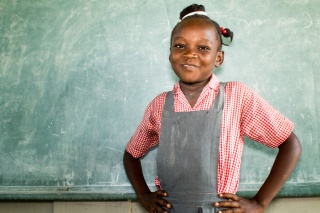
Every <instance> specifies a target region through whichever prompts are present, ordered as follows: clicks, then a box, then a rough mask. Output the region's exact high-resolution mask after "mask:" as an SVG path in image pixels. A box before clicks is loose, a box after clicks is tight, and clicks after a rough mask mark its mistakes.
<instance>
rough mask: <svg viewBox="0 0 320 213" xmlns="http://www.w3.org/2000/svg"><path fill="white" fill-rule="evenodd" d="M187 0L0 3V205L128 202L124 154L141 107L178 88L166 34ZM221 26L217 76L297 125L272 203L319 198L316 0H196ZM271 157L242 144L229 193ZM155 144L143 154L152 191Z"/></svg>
mask: <svg viewBox="0 0 320 213" xmlns="http://www.w3.org/2000/svg"><path fill="white" fill-rule="evenodd" d="M190 3H193V1H190V0H187V1H175V0H164V1H163V0H162V1H158V0H155V1H146V0H136V1H129V0H121V1H118V0H105V1H96V0H91V1H88V0H77V1H76V0H70V1H62V0H32V1H31V0H23V1H20V0H0V26H1V27H0V162H1V164H0V199H2V200H10V199H12V200H24V199H26V200H119V199H120V200H125V199H129V198H134V194H133V190H132V188H131V186H130V184H129V182H128V180H127V178H126V175H125V172H124V169H123V165H122V155H123V151H124V149H125V145H126V143H127V141H128V140H129V139H130V137H131V135H132V134H133V132H134V131H135V129H136V127H137V125H138V124H139V122H140V121H141V118H142V115H143V112H144V109H145V107H146V106H147V104H148V103H149V102H150V101H151V100H152V99H153V98H154V97H155V96H156V95H157V94H159V93H160V92H163V91H167V90H171V89H172V87H173V85H174V84H175V82H176V81H177V79H176V77H175V76H174V74H173V72H172V70H171V67H170V64H169V61H168V54H169V40H170V33H171V30H172V28H173V27H174V25H175V24H176V23H177V21H178V14H179V12H180V10H181V9H182V8H184V7H185V6H187V5H188V4H190ZM198 3H202V4H204V5H205V6H206V9H207V11H208V13H209V15H210V17H212V18H213V19H215V20H216V21H218V22H219V23H220V24H221V25H223V26H225V27H229V28H231V29H232V30H233V31H234V33H235V39H234V42H233V43H232V45H231V46H230V47H225V48H224V50H225V62H224V64H223V66H222V67H221V68H219V69H218V70H216V75H217V76H218V78H219V79H220V80H221V81H232V80H237V81H241V82H244V83H245V84H247V85H248V86H250V87H251V88H252V89H254V90H255V91H256V92H257V93H258V94H259V95H261V96H262V97H263V98H264V99H266V100H267V101H268V102H269V103H270V104H271V105H273V106H274V107H275V108H276V109H278V110H279V111H281V112H282V113H283V114H285V115H286V116H287V117H288V118H289V119H291V120H292V121H293V122H295V124H296V125H295V130H294V131H295V133H296V134H297V136H298V137H299V138H300V140H301V142H302V146H303V155H302V158H301V161H300V162H299V165H298V166H297V168H296V170H295V171H294V174H293V175H292V177H291V178H290V180H289V181H288V182H287V184H286V185H285V187H284V188H283V189H282V190H281V192H280V193H279V196H289V197H290V196H314V195H320V167H319V165H320V149H319V148H320V147H319V146H320V135H319V133H318V132H319V128H320V123H319V120H320V99H319V97H320V83H319V82H320V69H319V68H320V60H319V56H320V41H319V36H320V13H319V8H320V1H318V0H279V1H261V0H252V1H244V0H239V1H229V0H227V1H218V0H210V1H199V2H198ZM276 152H277V150H269V149H268V148H265V147H263V146H262V145H259V144H257V143H254V142H252V141H250V140H246V145H245V150H244V156H243V164H242V170H241V184H240V187H239V193H240V194H242V195H245V196H251V195H252V194H254V192H255V191H256V190H257V189H258V188H259V186H260V185H261V183H262V182H263V181H264V179H265V177H266V176H267V174H268V172H269V171H270V167H271V165H272V162H273V160H274V157H275V155H276ZM155 154H156V149H155V150H152V152H150V153H149V154H148V155H147V156H146V157H145V158H144V159H143V165H144V168H145V170H144V173H145V176H146V179H147V182H148V184H150V186H152V185H153V178H154V176H155V175H156V171H155V161H154V159H155Z"/></svg>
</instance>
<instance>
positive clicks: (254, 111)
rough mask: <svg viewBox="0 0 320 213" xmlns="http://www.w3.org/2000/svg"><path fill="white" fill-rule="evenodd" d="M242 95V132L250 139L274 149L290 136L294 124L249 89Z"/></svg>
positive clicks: (246, 88)
mask: <svg viewBox="0 0 320 213" xmlns="http://www.w3.org/2000/svg"><path fill="white" fill-rule="evenodd" d="M243 86H244V87H245V89H244V93H243V96H244V97H243V100H244V102H243V108H242V116H241V126H242V128H241V129H242V131H243V133H244V134H245V135H247V136H248V137H249V138H250V139H252V140H254V141H257V142H260V143H262V144H264V145H266V146H268V147H270V148H276V147H278V146H279V145H280V144H281V143H283V142H284V141H285V140H286V139H287V138H288V137H289V135H290V134H291V132H292V130H293V127H294V124H293V123H292V122H291V121H290V120H289V119H287V118H286V117H285V116H284V115H282V114H281V113H280V112H279V111H277V110H276V109H274V108H273V107H272V106H270V105H269V104H268V103H267V102H266V101H265V100H263V99H262V98H261V97H260V96H259V95H257V94H256V93H254V92H253V91H252V90H251V89H250V88H249V87H247V86H245V85H243Z"/></svg>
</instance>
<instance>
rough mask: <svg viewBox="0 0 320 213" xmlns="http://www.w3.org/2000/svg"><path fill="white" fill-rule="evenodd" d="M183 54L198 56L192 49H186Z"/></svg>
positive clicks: (192, 56)
mask: <svg viewBox="0 0 320 213" xmlns="http://www.w3.org/2000/svg"><path fill="white" fill-rule="evenodd" d="M183 56H184V57H186V58H197V57H198V55H197V53H196V52H195V51H194V50H192V49H187V50H186V51H185V53H184V54H183Z"/></svg>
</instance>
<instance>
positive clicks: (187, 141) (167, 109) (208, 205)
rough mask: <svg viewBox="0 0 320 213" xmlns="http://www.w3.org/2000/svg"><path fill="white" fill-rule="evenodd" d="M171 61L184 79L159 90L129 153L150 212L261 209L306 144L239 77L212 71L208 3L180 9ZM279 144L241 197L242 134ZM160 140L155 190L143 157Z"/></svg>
mask: <svg viewBox="0 0 320 213" xmlns="http://www.w3.org/2000/svg"><path fill="white" fill-rule="evenodd" d="M180 19H181V21H180V22H179V23H178V24H177V25H176V26H175V27H174V29H173V31H172V34H171V44H170V56H169V60H170V63H171V65H172V69H173V71H174V72H175V74H176V75H177V76H178V77H179V79H180V81H179V82H178V83H177V84H176V85H175V86H174V88H173V91H170V92H165V93H162V94H160V95H158V96H157V97H156V98H155V99H154V100H153V101H152V102H151V103H150V104H149V105H148V107H147V109H146V111H145V114H144V117H143V120H142V122H141V124H140V125H139V127H138V129H137V131H136V132H135V134H134V135H133V136H132V138H131V139H130V141H129V143H128V145H127V147H126V151H125V153H124V158H123V161H124V166H125V169H126V172H127V176H128V178H129V180H130V182H131V184H132V186H133V188H134V190H135V192H136V194H137V197H138V199H139V201H140V202H141V204H142V206H143V207H144V208H145V209H146V210H147V211H148V212H179V213H189V212H190V213H198V212H263V211H264V210H265V209H266V207H267V206H268V204H269V203H270V202H271V200H272V199H273V197H274V196H275V195H276V194H277V192H278V191H279V190H280V188H281V187H282V186H283V184H284V183H285V181H286V180H287V179H288V177H289V176H290V174H291V172H292V171H293V169H294V167H295V165H296V163H297V161H298V159H299V157H300V154H301V146H300V142H299V140H298V139H297V137H296V136H295V135H294V133H293V132H292V130H293V123H292V122H291V121H289V120H288V119H287V118H285V117H284V116H283V115H281V114H280V113H279V112H278V111H276V110H275V109H273V108H272V107H271V106H270V105H268V104H267V103H266V102H265V101H264V100H263V99H262V98H260V97H259V96H258V95H256V94H255V93H254V92H253V91H252V90H251V89H250V88H248V87H247V86H245V85H243V84H242V83H239V82H228V83H221V82H219V81H218V79H217V78H216V77H215V75H214V74H213V73H212V71H213V70H214V68H215V67H219V66H220V65H221V64H222V63H223V59H224V52H223V51H222V50H221V46H222V44H223V42H222V38H221V36H222V35H223V36H224V37H227V38H230V39H231V41H232V38H233V33H232V32H231V31H230V30H229V29H224V28H221V27H220V26H219V25H218V24H217V23H216V22H215V21H213V20H211V19H210V18H209V17H208V16H207V15H206V13H205V9H204V7H203V6H202V5H191V6H189V7H187V8H185V9H184V10H183V11H182V12H181V13H180ZM245 135H246V136H248V137H249V138H251V139H253V140H255V141H258V142H260V143H262V144H264V145H266V146H269V147H271V148H276V147H278V148H279V152H278V155H277V157H276V160H275V162H274V165H273V167H272V170H271V172H270V174H269V176H268V178H267V179H266V181H265V183H264V184H263V185H262V186H261V188H260V190H259V191H258V192H257V194H256V195H255V196H254V197H253V198H251V199H245V198H242V197H239V196H237V195H236V194H235V193H236V192H237V188H238V183H239V174H240V161H241V154H242V149H243V143H244V136H245ZM156 145H159V146H158V155H157V172H158V177H157V178H156V185H157V188H158V190H157V191H155V192H151V191H150V190H149V188H148V186H147V184H146V181H145V179H144V177H143V173H142V168H141V164H140V159H139V158H140V157H141V156H143V155H144V154H146V153H147V152H148V150H149V149H150V148H152V147H153V146H156Z"/></svg>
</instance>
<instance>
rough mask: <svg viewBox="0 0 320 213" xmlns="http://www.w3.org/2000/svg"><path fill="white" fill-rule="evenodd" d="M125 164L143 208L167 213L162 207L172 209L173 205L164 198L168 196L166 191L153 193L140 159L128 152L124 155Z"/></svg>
mask: <svg viewBox="0 0 320 213" xmlns="http://www.w3.org/2000/svg"><path fill="white" fill-rule="evenodd" d="M123 164H124V168H125V170H126V173H127V176H128V179H129V181H130V182H131V184H132V187H133V188H134V190H135V192H136V194H137V197H138V199H139V201H140V203H141V204H142V206H143V207H144V208H145V209H146V210H147V211H149V212H155V211H157V212H166V211H165V210H164V209H163V208H162V207H163V206H166V207H167V208H170V207H171V205H170V204H169V202H167V201H166V200H164V199H162V197H166V196H168V194H167V193H166V192H165V191H162V190H159V191H156V192H151V191H150V189H149V187H148V185H147V183H146V181H145V179H144V177H143V172H142V167H141V162H140V159H136V158H134V157H133V156H132V155H131V154H129V153H128V152H127V151H125V152H124V155H123Z"/></svg>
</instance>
